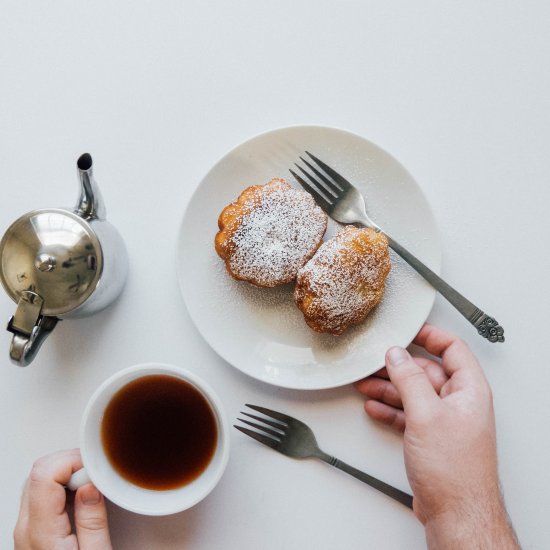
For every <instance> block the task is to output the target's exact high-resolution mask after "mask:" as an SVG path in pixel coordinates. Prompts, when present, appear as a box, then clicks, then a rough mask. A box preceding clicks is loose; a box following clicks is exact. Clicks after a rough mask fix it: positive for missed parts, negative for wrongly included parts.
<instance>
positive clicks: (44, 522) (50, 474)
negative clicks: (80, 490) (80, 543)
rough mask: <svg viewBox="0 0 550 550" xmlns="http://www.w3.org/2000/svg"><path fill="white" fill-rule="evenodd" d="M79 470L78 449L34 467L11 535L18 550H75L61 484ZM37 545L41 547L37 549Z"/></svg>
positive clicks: (44, 459) (52, 457)
mask: <svg viewBox="0 0 550 550" xmlns="http://www.w3.org/2000/svg"><path fill="white" fill-rule="evenodd" d="M81 467H82V460H81V458H80V452H79V451H78V449H73V450H70V451H61V452H58V453H54V454H51V455H49V456H45V457H42V458H39V459H38V460H37V461H36V462H35V463H34V465H33V467H32V470H31V473H30V475H29V477H28V479H27V481H26V483H25V489H24V491H23V496H22V498H21V508H20V512H19V518H18V520H17V524H16V527H15V531H14V540H15V547H16V548H17V549H20V548H21V549H23V548H34V547H35V546H36V547H40V548H54V547H55V548H65V547H66V548H69V547H72V548H74V547H75V542H76V541H75V539H74V535H71V524H70V521H69V517H68V515H67V514H66V512H65V504H66V494H65V488H64V486H63V484H64V483H66V482H67V481H68V479H69V478H70V476H71V474H72V473H73V472H74V471H75V470H78V469H79V468H81ZM33 541H34V542H33ZM36 541H40V544H39V545H36V544H35V543H36ZM71 545H72V546H71Z"/></svg>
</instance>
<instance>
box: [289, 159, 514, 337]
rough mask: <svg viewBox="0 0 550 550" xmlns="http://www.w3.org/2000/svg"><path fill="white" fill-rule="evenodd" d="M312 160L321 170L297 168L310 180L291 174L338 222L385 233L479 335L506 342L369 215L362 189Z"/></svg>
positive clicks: (491, 319)
mask: <svg viewBox="0 0 550 550" xmlns="http://www.w3.org/2000/svg"><path fill="white" fill-rule="evenodd" d="M306 154H307V155H308V156H309V158H310V159H311V160H312V161H313V162H314V163H315V164H316V165H317V166H318V167H319V168H321V170H319V168H317V167H316V166H314V165H313V164H311V163H310V162H308V161H307V160H306V159H305V158H303V157H300V160H301V161H302V162H303V163H304V164H305V165H306V166H307V167H308V168H309V170H310V171H311V172H308V171H307V170H305V169H304V168H302V167H301V166H300V165H299V164H297V163H295V164H296V167H297V168H298V170H300V172H301V173H302V174H303V175H304V176H305V177H306V178H307V179H308V180H309V182H311V183H309V182H308V181H306V180H304V178H302V177H301V176H300V175H298V174H297V173H296V172H294V171H293V170H290V173H291V174H292V175H293V176H294V177H295V178H296V180H297V181H298V182H299V183H300V185H301V186H302V187H303V188H304V189H305V190H306V191H308V192H309V193H311V195H312V196H313V198H314V199H315V202H316V203H317V204H318V205H319V206H320V207H321V208H322V209H323V210H324V211H325V212H326V213H327V214H328V215H329V216H330V217H331V218H333V219H334V220H336V221H337V222H340V223H344V224H357V225H362V226H364V227H371V228H372V229H374V230H375V231H378V232H380V233H383V234H384V235H386V237H387V238H388V243H389V245H390V247H391V248H392V249H393V250H394V251H395V252H397V254H399V256H401V257H402V258H403V259H404V260H405V261H406V262H407V263H408V264H409V265H410V266H411V267H412V268H413V269H415V270H416V271H417V272H418V273H419V274H420V275H422V277H424V279H426V281H428V282H429V283H430V284H431V285H432V286H433V287H434V288H435V289H436V290H437V291H438V292H439V293H440V294H441V295H442V296H443V297H444V298H446V299H447V300H448V301H449V302H450V303H451V304H452V305H453V306H454V307H455V308H456V309H457V310H458V311H459V312H460V313H462V315H463V316H464V317H466V319H467V320H468V321H470V323H471V324H472V325H474V327H475V328H476V329H477V332H478V333H479V334H480V335H481V336H483V337H484V338H487V340H489V342H504V329H503V328H502V327H501V326H500V325H499V324H498V322H497V321H496V320H495V318H494V317H491V316H489V315H487V314H486V313H484V312H483V311H482V310H481V309H480V308H478V307H477V306H475V305H474V304H472V302H470V301H469V300H468V299H466V298H465V297H464V296H462V294H460V293H459V292H457V291H456V290H455V289H454V288H453V287H452V286H451V285H449V284H448V283H446V282H445V281H444V280H443V279H442V278H441V277H440V276H439V275H437V274H436V273H434V272H433V271H432V270H431V269H430V268H429V267H428V266H426V265H425V264H424V263H422V262H421V261H420V260H419V259H418V258H417V257H416V256H414V255H413V254H411V253H410V252H409V251H408V250H407V249H405V248H404V247H403V246H401V245H400V244H399V243H398V242H397V241H395V239H392V237H390V236H389V235H388V234H387V233H386V232H385V231H382V229H380V227H378V226H377V225H376V224H375V223H374V222H373V221H372V220H371V219H370V218H369V216H368V214H367V208H366V204H365V198H364V197H363V195H362V194H361V193H360V192H359V190H358V189H357V188H356V187H355V186H353V185H352V184H351V183H350V182H349V181H348V180H347V179H345V178H344V177H343V176H341V175H340V174H339V173H338V172H336V171H335V170H334V169H332V168H331V167H330V166H328V165H327V164H325V163H324V162H322V161H321V160H319V159H318V158H317V157H315V156H313V155H312V154H311V153H308V152H307V151H306Z"/></svg>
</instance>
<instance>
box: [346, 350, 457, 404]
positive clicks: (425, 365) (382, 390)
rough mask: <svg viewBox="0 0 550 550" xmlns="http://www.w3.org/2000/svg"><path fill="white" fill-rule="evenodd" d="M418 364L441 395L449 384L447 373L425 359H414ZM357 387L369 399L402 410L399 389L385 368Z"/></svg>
mask: <svg viewBox="0 0 550 550" xmlns="http://www.w3.org/2000/svg"><path fill="white" fill-rule="evenodd" d="M413 359H414V361H415V362H416V364H417V365H418V366H419V367H421V368H422V369H424V372H425V373H426V376H427V377H428V379H429V380H430V383H431V385H432V386H433V388H434V389H435V391H436V393H437V394H439V392H440V391H441V388H442V387H443V385H444V384H445V382H447V380H448V379H449V377H448V376H447V375H446V374H445V371H444V370H443V368H442V367H441V365H440V364H438V363H435V362H434V361H432V360H431V359H427V358H425V357H413ZM381 374H386V376H387V379H385V378H380V377H379V376H380V375H381ZM355 387H356V388H357V389H358V390H359V391H360V392H361V393H362V394H363V395H366V396H367V397H369V398H371V399H376V400H377V401H381V402H383V403H386V404H388V405H391V406H392V407H397V408H400V409H402V408H403V403H402V401H401V396H400V395H399V392H398V391H397V388H396V387H395V386H394V384H393V383H392V382H390V380H389V376H388V375H387V370H386V369H385V368H384V369H383V372H382V370H380V371H378V372H377V373H375V374H373V375H371V376H369V377H368V378H365V379H363V380H360V381H359V382H356V383H355Z"/></svg>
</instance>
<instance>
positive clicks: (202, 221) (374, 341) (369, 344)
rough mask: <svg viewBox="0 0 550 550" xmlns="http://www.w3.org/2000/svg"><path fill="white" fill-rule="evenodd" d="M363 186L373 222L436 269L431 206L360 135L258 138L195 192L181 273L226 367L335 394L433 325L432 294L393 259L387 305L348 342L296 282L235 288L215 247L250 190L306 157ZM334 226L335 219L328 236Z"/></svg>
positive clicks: (295, 132)
mask: <svg viewBox="0 0 550 550" xmlns="http://www.w3.org/2000/svg"><path fill="white" fill-rule="evenodd" d="M306 149H307V150H308V151H310V152H312V153H313V154H314V155H316V156H318V157H319V158H320V159H322V160H324V161H325V162H326V163H327V164H329V165H330V166H332V167H333V168H335V169H336V170H337V171H338V172H340V173H341V174H342V175H343V176H344V177H346V178H347V179H349V180H350V181H351V182H352V183H353V184H354V185H356V186H357V187H358V188H359V189H360V190H361V191H362V192H363V193H364V195H365V196H366V199H367V210H368V212H369V214H370V215H371V217H372V219H373V220H374V221H375V222H376V223H377V224H378V225H379V226H381V227H382V228H383V229H385V230H386V231H387V232H388V233H389V234H390V235H392V236H393V237H394V238H395V239H397V240H398V241H399V242H401V243H402V244H403V245H405V246H406V247H407V248H408V249H409V250H410V251H411V252H412V253H414V254H415V255H417V256H418V257H419V258H420V259H422V260H423V261H424V262H425V263H426V264H427V265H428V266H430V267H431V268H432V269H433V270H434V271H436V272H439V268H440V263H441V250H440V243H439V238H438V235H437V229H436V225H435V222H434V218H433V215H432V212H431V210H430V207H429V205H428V203H427V201H426V198H425V197H424V195H423V194H422V191H421V190H420V188H419V187H418V184H417V183H416V182H415V181H414V179H413V178H412V176H411V175H410V174H409V173H408V172H407V171H406V170H405V168H403V166H401V165H400V164H399V163H398V162H397V161H396V160H395V159H394V158H393V157H392V156H390V155H389V154H388V153H386V152H385V151H383V150H382V149H380V148H379V147H378V146H376V145H374V144H373V143H371V142H369V141H367V140H366V139H363V138H362V137H359V136H357V135H355V134H351V133H349V132H345V131H343V130H337V129H334V128H327V127H321V126H294V127H290V128H282V129H280V130H273V131H271V132H267V133H265V134H261V135H259V136H256V137H254V138H252V139H250V140H249V141H247V142H245V143H243V144H242V145H239V146H238V147H236V148H235V149H233V150H232V151H230V152H229V153H228V154H227V155H225V156H224V157H223V158H222V159H221V160H220V161H219V162H218V163H217V164H216V165H215V166H214V167H213V168H212V169H211V170H210V172H208V174H207V175H206V177H205V178H204V179H203V180H202V182H201V183H200V185H199V187H198V188H197V190H196V191H195V193H194V194H193V196H192V198H191V200H190V202H189V205H188V207H187V210H186V212H185V215H184V218H183V222H182V225H181V229H180V237H179V242H178V249H177V264H178V276H179V281H180V285H181V290H182V293H183V298H184V300H185V304H186V305H187V308H188V310H189V314H190V315H191V317H192V319H193V321H194V322H195V324H196V326H197V328H198V329H199V331H200V332H201V334H202V335H203V337H204V338H205V339H206V341H207V342H208V343H209V344H210V346H211V347H212V348H213V349H214V350H215V351H216V352H217V353H218V354H219V355H221V356H222V357H223V358H224V359H225V360H226V361H227V362H228V363H230V364H231V365H233V366H234V367H236V368H238V369H240V370H241V371H242V372H244V373H246V374H248V375H250V376H252V377H254V378H257V379H259V380H262V381H264V382H268V383H270V384H275V385H277V386H281V387H286V388H294V389H322V388H333V387H336V386H341V385H343V384H348V383H350V382H354V381H356V380H359V379H360V378H362V377H364V376H367V375H369V374H371V373H373V372H375V371H376V370H377V369H379V368H380V367H382V366H383V365H384V354H385V352H386V350H387V349H388V348H389V347H391V346H393V345H400V346H407V345H408V344H409V343H410V342H411V340H412V339H413V338H414V336H415V334H416V333H417V331H418V330H419V329H420V327H421V326H422V324H423V322H424V321H425V320H426V317H427V316H428V313H429V312H430V310H431V308H432V305H433V302H434V297H435V291H434V290H433V288H432V287H431V286H430V285H429V284H428V283H426V282H425V281H424V280H423V279H422V278H421V277H420V276H419V275H417V274H416V272H414V271H413V270H412V269H411V268H410V267H409V266H408V265H406V264H405V263H404V262H402V261H401V259H400V258H398V257H396V255H395V254H393V252H392V270H391V273H390V275H389V277H388V279H387V281H386V292H385V294H384V297H383V299H382V302H381V303H380V304H379V305H378V307H377V308H376V309H375V310H373V311H372V312H371V313H370V315H369V316H368V317H367V319H366V321H365V322H364V323H362V324H361V325H357V326H356V327H353V328H351V329H348V331H346V332H345V333H344V334H343V335H342V336H332V335H327V334H318V333H316V332H314V331H313V330H311V329H310V328H309V327H308V326H307V325H306V324H305V322H304V320H303V317H302V313H301V312H300V311H299V310H298V308H297V307H296V305H295V304H294V300H293V298H292V291H293V287H292V285H286V286H284V287H279V288H275V289H262V288H256V287H254V286H252V285H250V284H248V283H246V282H241V281H236V280H234V279H233V278H232V277H230V276H229V274H228V273H227V272H226V270H225V266H224V263H223V262H222V260H221V259H220V258H219V257H218V256H217V254H216V251H215V250H214V236H215V234H216V231H217V227H218V226H217V220H218V216H219V214H220V212H221V211H222V209H223V208H224V207H225V206H226V205H227V204H229V203H230V202H232V201H234V200H235V199H236V198H237V197H238V195H239V194H240V193H241V191H242V190H243V189H244V188H245V187H248V186H249V185H257V184H263V183H267V182H268V181H269V180H270V179H272V178H275V177H282V178H284V179H285V180H287V181H288V182H289V183H290V184H292V185H296V186H298V184H297V182H295V181H293V178H292V176H291V175H290V174H289V172H288V169H289V168H290V167H292V166H293V164H294V162H296V161H297V160H298V157H299V156H300V155H303V152H304V151H305V150H306ZM335 228H336V225H335V224H334V223H333V222H329V230H328V232H327V236H326V237H325V238H327V237H328V236H330V235H331V234H333V233H334V231H335Z"/></svg>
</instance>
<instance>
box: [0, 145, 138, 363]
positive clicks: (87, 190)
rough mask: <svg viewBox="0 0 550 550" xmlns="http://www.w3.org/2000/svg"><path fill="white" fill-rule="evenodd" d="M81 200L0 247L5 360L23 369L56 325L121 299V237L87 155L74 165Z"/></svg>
mask: <svg viewBox="0 0 550 550" xmlns="http://www.w3.org/2000/svg"><path fill="white" fill-rule="evenodd" d="M77 168H78V176H79V179H80V197H79V199H78V202H77V204H76V206H75V208H74V209H73V210H71V209H65V208H47V209H41V210H33V211H32V212H28V213H27V214H25V215H23V216H21V217H20V218H19V219H18V220H16V221H15V222H14V223H13V224H12V225H11V226H10V227H9V228H8V230H7V231H6V233H5V235H4V236H3V238H2V240H1V241H0V281H1V282H2V285H3V287H4V289H5V290H6V292H7V293H8V295H9V296H10V298H11V299H12V300H13V301H14V302H15V303H16V304H17V309H16V311H15V314H14V315H13V317H12V318H11V319H10V321H9V323H8V327H7V329H8V330H9V331H10V332H12V333H13V338H12V342H11V346H10V358H11V360H12V361H13V362H14V363H16V364H17V365H20V366H26V365H28V364H29V363H31V361H32V360H33V359H34V357H35V356H36V353H37V351H38V350H39V348H40V346H41V345H42V343H43V342H44V340H45V338H46V337H47V336H48V334H50V332H51V331H52V330H53V329H54V328H55V326H56V324H57V322H58V321H59V320H60V319H64V318H66V317H84V316H86V315H91V314H93V313H96V312H97V311H99V310H101V309H103V308H105V307H107V306H108V305H109V304H111V303H112V302H113V301H114V300H115V299H116V298H117V297H118V295H119V294H120V293H121V291H122V289H123V288H124V284H125V281H126V275H127V272H128V256H127V252H126V247H125V245H124V241H123V240H122V237H121V236H120V234H119V233H118V231H117V230H116V229H115V228H114V227H113V226H112V225H111V224H110V223H109V222H108V221H107V220H106V219H105V205H104V203H103V199H102V197H101V193H100V192H99V188H98V186H97V183H96V181H95V179H94V177H93V174H92V157H91V155H89V154H88V153H85V154H83V155H81V156H80V158H79V159H78V161H77Z"/></svg>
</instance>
